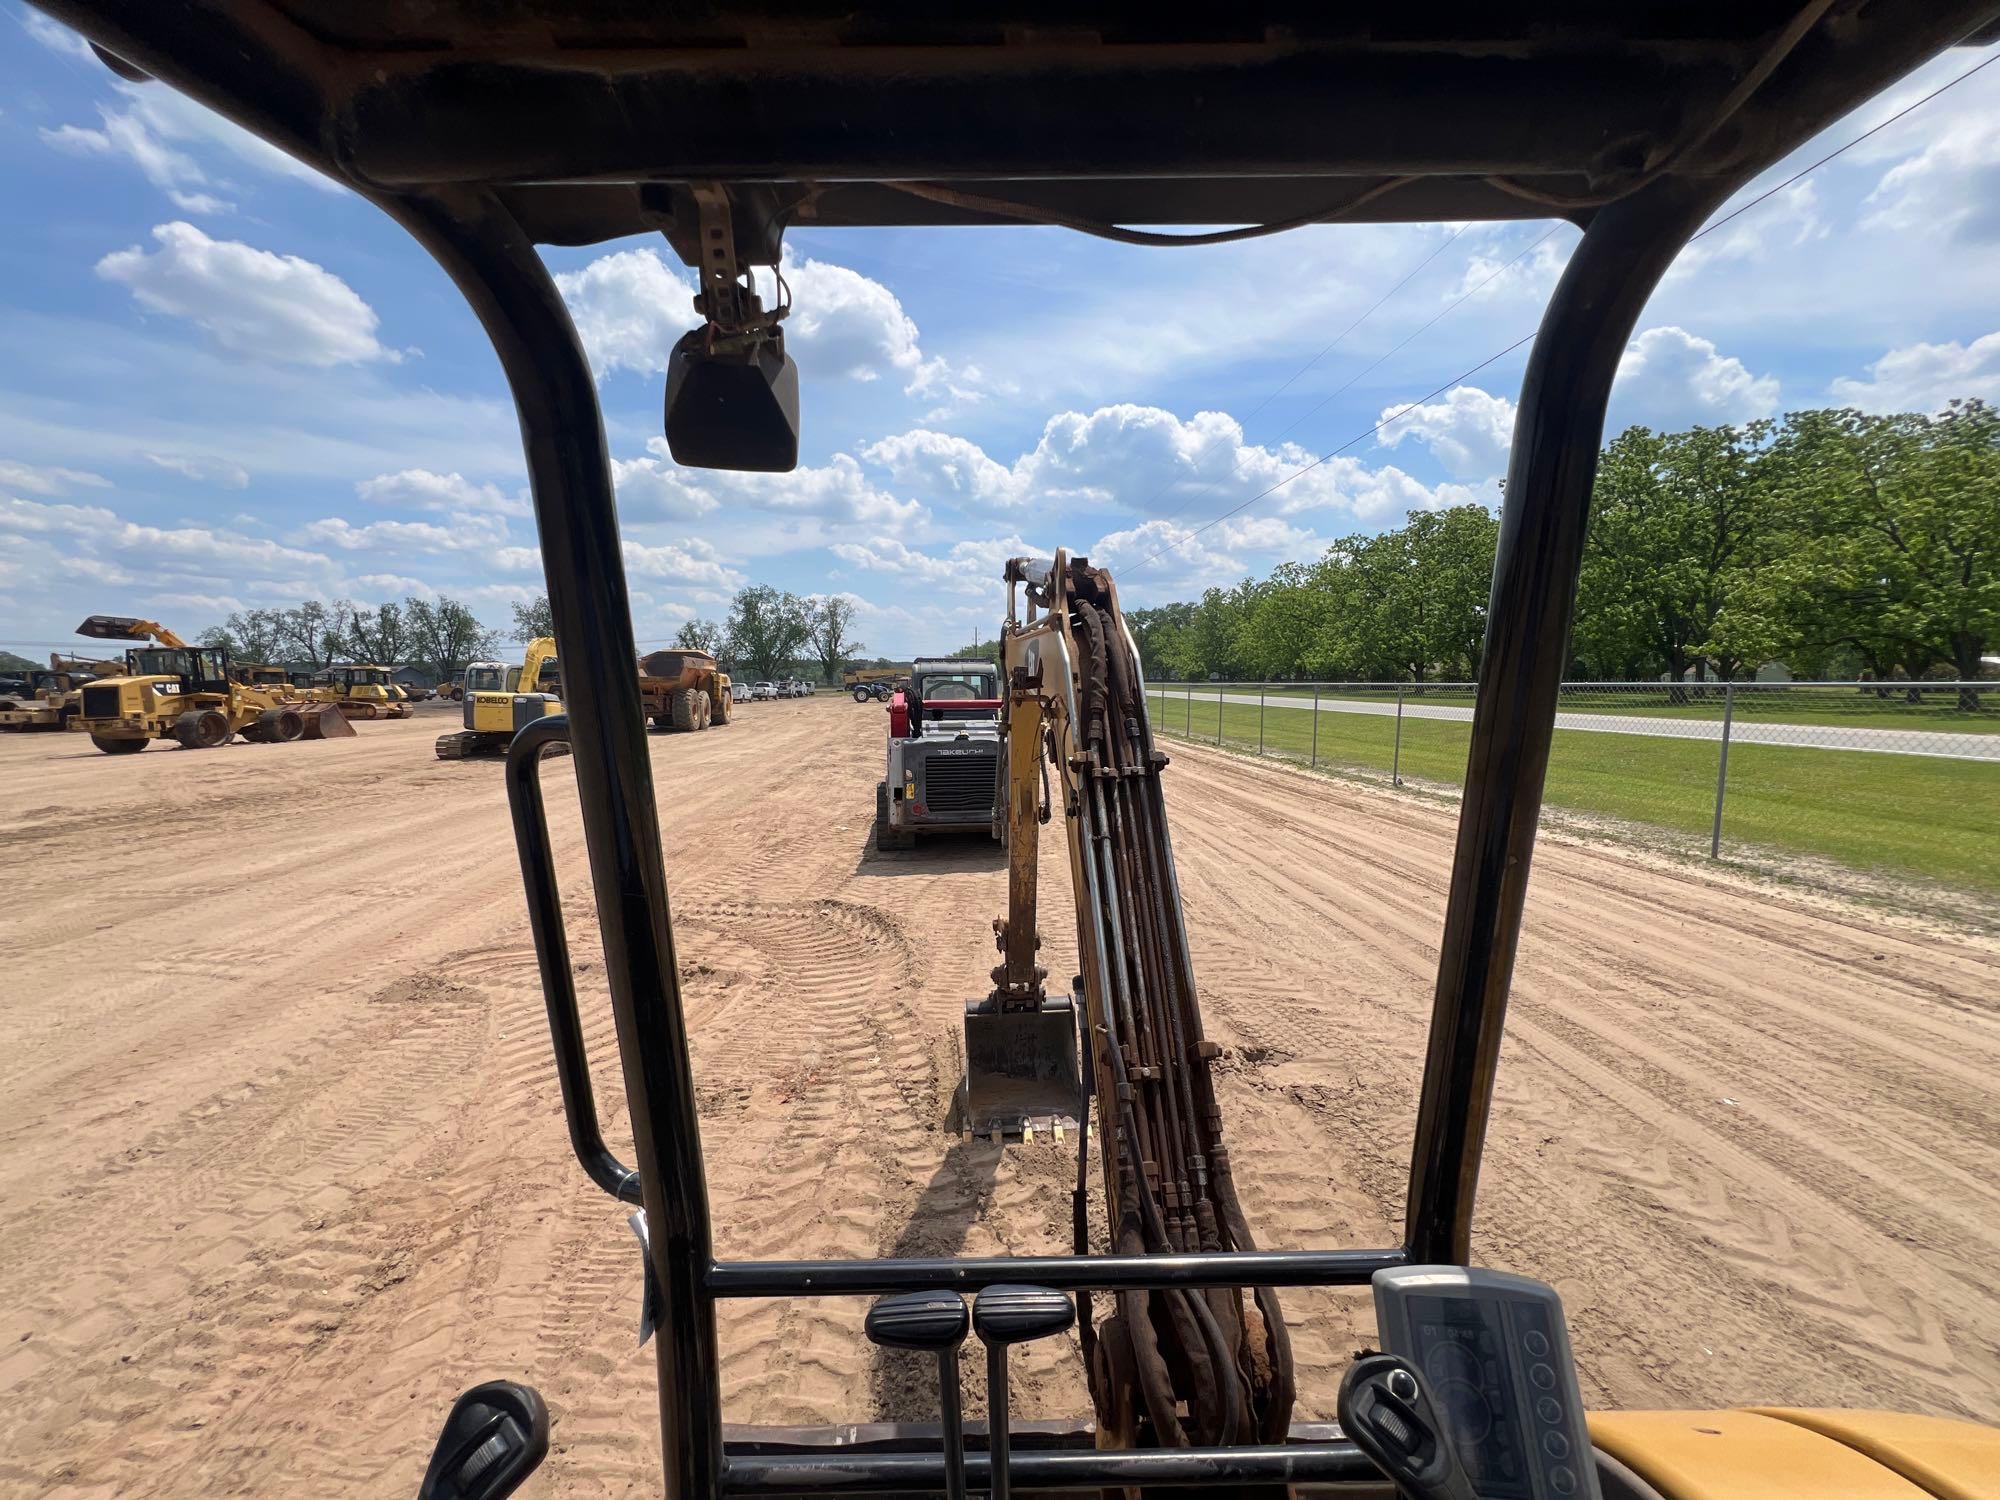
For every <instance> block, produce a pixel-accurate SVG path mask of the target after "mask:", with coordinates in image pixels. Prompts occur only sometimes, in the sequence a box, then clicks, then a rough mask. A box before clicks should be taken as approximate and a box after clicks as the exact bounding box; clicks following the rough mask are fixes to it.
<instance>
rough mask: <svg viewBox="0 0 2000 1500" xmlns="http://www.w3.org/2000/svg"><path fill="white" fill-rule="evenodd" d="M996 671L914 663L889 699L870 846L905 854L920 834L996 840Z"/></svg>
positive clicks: (954, 663)
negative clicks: (884, 767)
mask: <svg viewBox="0 0 2000 1500" xmlns="http://www.w3.org/2000/svg"><path fill="white" fill-rule="evenodd" d="M1002 743H1003V742H1002V739H1001V731H1000V671H999V668H997V667H995V666H994V665H993V664H992V663H991V662H983V661H962V660H959V659H957V658H954V657H938V658H923V657H919V658H918V659H917V661H916V663H915V665H914V666H912V667H911V669H910V685H909V686H908V687H907V688H905V689H904V690H903V691H901V692H899V693H897V694H895V696H893V697H892V698H891V699H890V700H889V752H888V769H887V772H886V774H885V775H884V776H883V778H882V780H881V781H879V782H877V783H876V786H875V847H876V848H877V849H910V848H914V847H915V846H916V842H917V835H919V834H925V833H986V834H990V835H991V836H992V837H994V838H996V839H997V838H999V837H1001V815H1000V776H1001V746H1002Z"/></svg>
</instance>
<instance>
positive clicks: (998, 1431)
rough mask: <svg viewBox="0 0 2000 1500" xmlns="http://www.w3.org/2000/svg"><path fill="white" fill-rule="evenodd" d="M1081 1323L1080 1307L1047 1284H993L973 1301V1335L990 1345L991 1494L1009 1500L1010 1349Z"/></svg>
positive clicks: (995, 1499)
mask: <svg viewBox="0 0 2000 1500" xmlns="http://www.w3.org/2000/svg"><path fill="white" fill-rule="evenodd" d="M1075 1321H1076V1306H1075V1304H1073V1303H1072V1302H1071V1301H1070V1300H1069V1298H1068V1297H1066V1296H1065V1295H1064V1294H1063V1293H1061V1292H1057V1291H1051V1290H1050V1289H1049V1288H1048V1287H1045V1286H989V1287H987V1288H986V1289H985V1290H984V1291H982V1292H981V1293H980V1294H979V1295H978V1296H977V1297H975V1298H973V1299H972V1331H973V1332H974V1333H976V1334H978V1335H979V1341H980V1342H981V1343H982V1344H984V1345H985V1346H986V1434H987V1436H986V1450H987V1453H988V1455H989V1461H990V1463H991V1465H992V1475H993V1477H992V1479H991V1480H990V1481H989V1483H988V1486H987V1487H988V1490H989V1491H990V1492H991V1494H992V1497H993V1500H1007V1466H1008V1455H1007V1350H1008V1349H1009V1348H1010V1347H1011V1346H1012V1345H1015V1344H1025V1343H1028V1342H1030V1341H1031V1340H1033V1339H1045V1338H1047V1337H1048V1336H1049V1335H1050V1334H1052V1333H1062V1332H1064V1331H1066V1330H1067V1329H1068V1328H1069V1326H1070V1325H1071V1324H1072V1323H1074V1322H1075Z"/></svg>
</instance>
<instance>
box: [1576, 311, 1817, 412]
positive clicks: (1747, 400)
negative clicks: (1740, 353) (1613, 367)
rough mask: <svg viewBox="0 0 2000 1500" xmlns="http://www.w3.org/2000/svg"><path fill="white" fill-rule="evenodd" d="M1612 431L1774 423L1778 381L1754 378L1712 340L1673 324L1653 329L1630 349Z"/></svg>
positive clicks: (1622, 369)
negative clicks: (1755, 421) (1761, 419)
mask: <svg viewBox="0 0 2000 1500" xmlns="http://www.w3.org/2000/svg"><path fill="white" fill-rule="evenodd" d="M1612 403H1613V407H1614V409H1615V410H1616V411H1617V413H1618V419H1617V421H1615V422H1614V423H1613V424H1612V425H1613V427H1614V429H1615V427H1617V426H1619V425H1629V424H1631V423H1635V422H1638V423H1644V424H1645V425H1646V426H1648V427H1657V428H1662V429H1672V428H1677V427H1693V426H1703V427H1715V426H1720V425H1722V424H1723V423H1729V422H1747V421H1751V420H1753V419H1755V418H1757V417H1768V416H1770V415H1771V414H1772V413H1773V412H1775V411H1776V410H1777V409H1778V381H1777V378H1776V377H1775V376H1771V375H1753V374H1751V373H1750V371H1749V370H1748V369H1747V368H1746V367H1745V366H1744V364H1743V361H1742V360H1740V359H1737V358H1735V357H1734V356H1732V355H1725V354H1723V353H1722V352H1721V351H1720V350H1718V349H1717V348H1716V347H1715V344H1714V342H1713V341H1712V340H1710V339H1705V338H1702V337H1700V336H1699V335H1697V334H1692V333H1689V332H1688V331H1687V330H1686V329H1685V328H1677V327H1674V326H1673V325H1671V324H1668V325H1665V326H1662V327H1659V328H1648V329H1647V330H1646V331H1645V332H1644V333H1641V334H1640V335H1639V336H1638V337H1637V338H1636V339H1634V340H1633V341H1632V342H1631V343H1630V344H1629V345H1627V346H1626V349H1625V355H1624V358H1622V359H1621V360H1620V361H1619V362H1618V379H1617V383H1616V385H1615V387H1614V388H1613V391H1612Z"/></svg>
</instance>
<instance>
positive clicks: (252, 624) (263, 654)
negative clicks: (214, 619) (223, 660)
mask: <svg viewBox="0 0 2000 1500" xmlns="http://www.w3.org/2000/svg"><path fill="white" fill-rule="evenodd" d="M279 613H280V612H279V611H278V610H275V609H245V610H238V611H236V612H235V613H233V614H231V615H230V616H229V618H228V619H227V620H225V621H223V623H222V624H220V625H211V626H209V627H208V629H206V630H204V631H203V632H202V633H201V644H202V645H204V646H223V647H226V648H227V649H228V651H229V654H230V656H232V657H234V658H235V659H236V660H237V661H251V662H265V663H272V662H276V661H277V660H278V659H279V658H280V657H281V656H282V655H283V654H284V647H283V645H282V644H281V641H280V629H279V619H278V616H279Z"/></svg>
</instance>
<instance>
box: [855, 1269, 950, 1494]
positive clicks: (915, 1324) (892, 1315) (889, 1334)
mask: <svg viewBox="0 0 2000 1500" xmlns="http://www.w3.org/2000/svg"><path fill="white" fill-rule="evenodd" d="M862 1326H863V1328H864V1329H865V1330H866V1332H867V1334H868V1342H869V1343H871V1344H875V1345H877V1346H878V1347H880V1348H883V1349H922V1350H929V1351H933V1352H935V1353H936V1355H937V1362H938V1398H939V1405H940V1406H941V1407H942V1408H943V1411H944V1491H945V1495H946V1496H947V1497H948V1500H965V1426H964V1423H963V1420H962V1419H961V1418H960V1416H959V1406H958V1346H959V1345H960V1344H962V1343H964V1342H965V1299H964V1298H963V1297H961V1296H959V1295H958V1293H957V1292H905V1293H903V1294H902V1295H901V1296H896V1297H884V1298H883V1299H882V1300H881V1301H879V1302H877V1303H876V1304H875V1305H874V1306H873V1307H871V1308H869V1309H868V1317H867V1321H866V1322H865V1323H864V1324H863V1325H862Z"/></svg>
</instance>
